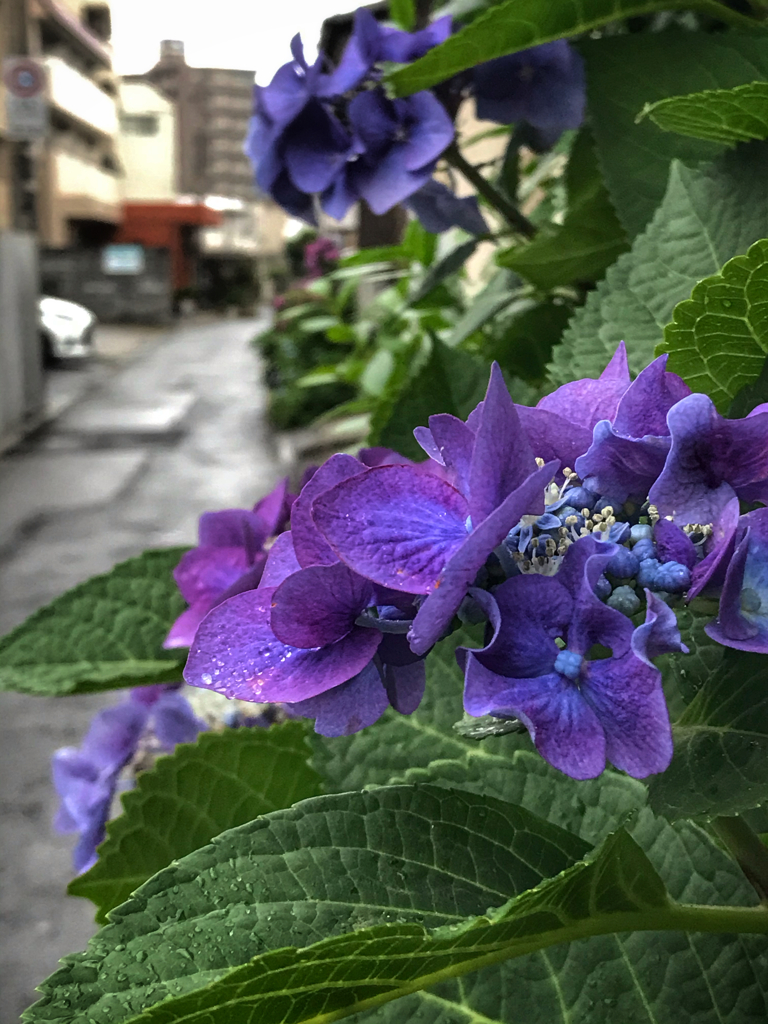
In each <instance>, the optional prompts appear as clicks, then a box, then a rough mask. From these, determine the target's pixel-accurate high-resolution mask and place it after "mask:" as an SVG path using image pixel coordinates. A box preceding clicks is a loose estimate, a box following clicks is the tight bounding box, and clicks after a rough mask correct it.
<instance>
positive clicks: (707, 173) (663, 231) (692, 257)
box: [549, 143, 768, 384]
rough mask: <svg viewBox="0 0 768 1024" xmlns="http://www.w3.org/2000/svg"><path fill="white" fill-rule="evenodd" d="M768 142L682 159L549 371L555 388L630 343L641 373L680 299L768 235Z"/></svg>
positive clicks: (590, 371)
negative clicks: (704, 159) (688, 161)
mask: <svg viewBox="0 0 768 1024" xmlns="http://www.w3.org/2000/svg"><path fill="white" fill-rule="evenodd" d="M767 175H768V145H766V144H764V143H752V144H751V145H750V146H748V147H744V148H743V149H740V150H737V151H733V152H730V153H726V154H725V155H724V156H723V157H721V158H720V159H719V160H718V161H716V162H715V163H712V164H706V165H703V166H700V167H697V168H688V167H685V166H684V165H682V164H680V163H678V162H677V161H675V162H674V163H673V164H672V167H671V170H670V178H669V185H668V187H667V192H666V195H665V196H664V201H663V202H662V204H661V206H660V207H659V209H658V210H657V212H656V214H655V216H654V218H653V220H652V221H651V223H650V224H649V225H648V227H647V229H646V230H645V231H644V232H643V234H641V235H638V237H637V238H636V239H635V241H634V243H633V245H632V249H631V250H630V251H629V252H627V253H624V254H623V255H622V256H620V257H619V258H618V260H617V261H616V263H615V264H614V265H613V266H612V267H610V268H609V270H608V272H607V274H606V276H605V279H604V280H603V281H601V282H600V283H599V284H598V286H597V288H596V289H595V290H594V291H593V292H591V293H590V295H589V297H588V298H587V302H586V304H585V305H584V306H583V307H582V308H581V309H579V310H577V311H576V313H575V314H574V316H573V318H572V320H571V322H570V325H569V327H568V329H567V330H566V332H565V335H564V336H563V341H562V344H560V345H558V346H557V347H556V348H555V350H554V354H553V360H552V363H551V365H550V368H549V372H550V378H551V380H552V382H553V383H554V384H562V383H565V382H566V381H569V380H575V379H578V378H579V377H596V376H597V375H598V374H599V373H600V372H601V370H602V369H603V368H604V367H605V366H606V364H607V363H608V360H609V359H610V357H611V355H612V354H613V352H614V351H615V349H616V346H617V345H618V343H619V342H620V341H621V340H622V339H624V340H625V341H626V344H627V349H628V352H629V364H630V368H631V369H632V370H633V372H635V373H639V372H640V370H642V369H643V367H644V366H646V365H647V364H648V363H649V362H650V361H651V359H652V358H653V354H654V350H655V348H656V346H657V345H658V343H659V342H660V341H661V340H662V336H663V329H664V327H665V326H666V325H667V324H668V323H669V321H670V320H671V318H672V313H673V310H674V308H675V306H676V305H677V304H678V302H681V301H683V300H684V299H687V298H689V297H690V294H691V291H692V290H693V288H694V287H695V285H696V284H697V283H698V282H699V281H700V280H701V279H702V278H705V277H708V276H709V275H711V274H717V273H718V272H719V270H720V268H721V267H722V265H723V264H724V263H725V262H726V261H727V260H729V259H731V258H732V257H733V256H736V255H737V254H738V253H743V252H746V250H747V249H748V248H749V247H750V245H752V244H753V243H754V242H755V241H757V240H758V239H760V238H764V237H767V236H768V192H766V189H765V188H764V186H763V182H764V181H765V178H766V176H767Z"/></svg>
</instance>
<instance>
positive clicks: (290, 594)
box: [270, 562, 373, 647]
mask: <svg viewBox="0 0 768 1024" xmlns="http://www.w3.org/2000/svg"><path fill="white" fill-rule="evenodd" d="M372 600H373V585H372V584H371V582H370V581H369V580H366V579H364V578H363V577H362V576H358V575H357V573H355V572H352V570H351V569H348V568H347V566H346V565H343V564H342V563H341V562H336V563H335V565H312V566H309V568H307V569H301V570H299V572H297V573H294V574H293V575H292V576H289V577H288V578H287V579H286V580H284V582H283V583H281V584H280V586H279V587H278V588H277V589H276V590H275V593H274V596H273V597H272V615H271V618H270V626H271V627H272V632H273V633H274V634H275V636H276V637H277V638H278V640H280V641H282V642H283V643H285V644H290V645H291V646H293V647H322V646H323V645H324V644H332V643H335V642H336V641H337V640H341V638H342V637H345V636H346V635H347V634H348V633H349V632H350V631H351V630H352V629H353V628H354V625H355V619H356V618H357V617H358V615H360V613H361V612H362V611H363V610H364V609H365V608H367V607H368V606H369V605H370V604H371V602H372Z"/></svg>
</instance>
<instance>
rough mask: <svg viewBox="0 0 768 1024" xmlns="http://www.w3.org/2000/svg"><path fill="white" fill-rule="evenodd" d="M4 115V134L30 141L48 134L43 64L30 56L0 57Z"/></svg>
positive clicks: (20, 140)
mask: <svg viewBox="0 0 768 1024" xmlns="http://www.w3.org/2000/svg"><path fill="white" fill-rule="evenodd" d="M3 84H4V85H5V116H6V125H7V135H8V138H9V139H11V140H12V141H14V142H34V141H35V140H36V139H42V138H45V136H46V135H47V134H48V99H47V97H46V73H45V65H44V64H42V63H41V62H40V61H38V60H32V58H31V57H6V58H5V59H4V60H3Z"/></svg>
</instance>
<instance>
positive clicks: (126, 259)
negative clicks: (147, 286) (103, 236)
mask: <svg viewBox="0 0 768 1024" xmlns="http://www.w3.org/2000/svg"><path fill="white" fill-rule="evenodd" d="M144 263H145V260H144V248H143V246H141V245H128V244H123V245H105V246H104V248H103V249H102V250H101V270H102V273H104V274H142V273H143V272H144Z"/></svg>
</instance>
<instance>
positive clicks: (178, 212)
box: [123, 203, 222, 227]
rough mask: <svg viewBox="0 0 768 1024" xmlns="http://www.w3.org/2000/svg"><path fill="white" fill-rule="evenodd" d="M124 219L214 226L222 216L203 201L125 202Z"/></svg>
mask: <svg viewBox="0 0 768 1024" xmlns="http://www.w3.org/2000/svg"><path fill="white" fill-rule="evenodd" d="M123 210H124V213H125V217H124V219H125V221H126V222H130V221H134V222H135V221H137V220H154V221H165V223H166V224H197V225H200V226H201V227H216V225H218V224H221V222H222V216H221V214H220V213H219V212H218V210H212V209H211V208H210V207H209V206H206V205H205V204H204V203H125V204H124V206H123Z"/></svg>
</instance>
